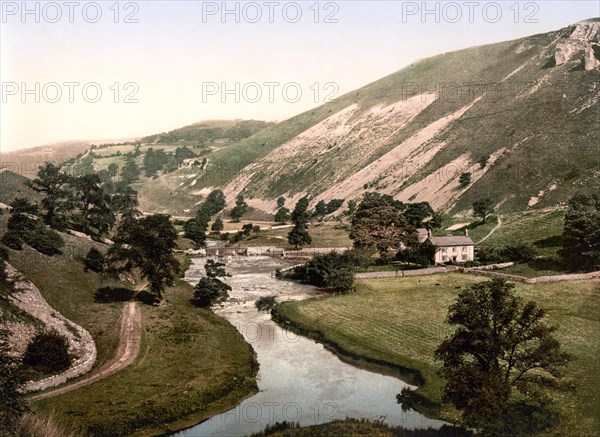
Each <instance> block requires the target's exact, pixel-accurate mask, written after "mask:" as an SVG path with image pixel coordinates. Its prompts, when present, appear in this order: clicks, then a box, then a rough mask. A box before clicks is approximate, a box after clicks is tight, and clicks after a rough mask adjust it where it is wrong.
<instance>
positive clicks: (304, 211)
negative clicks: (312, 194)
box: [292, 197, 310, 225]
mask: <svg viewBox="0 0 600 437" xmlns="http://www.w3.org/2000/svg"><path fill="white" fill-rule="evenodd" d="M308 204H309V201H308V197H303V198H301V199H300V200H298V202H296V206H295V207H294V210H293V211H292V222H293V223H294V224H295V225H306V224H307V223H308V221H309V220H310V213H309V212H308Z"/></svg>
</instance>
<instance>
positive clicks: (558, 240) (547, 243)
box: [533, 235, 563, 248]
mask: <svg viewBox="0 0 600 437" xmlns="http://www.w3.org/2000/svg"><path fill="white" fill-rule="evenodd" d="M562 244H563V240H562V235H553V236H551V237H547V238H543V239H541V240H537V241H534V242H533V245H534V246H535V247H540V248H548V247H562Z"/></svg>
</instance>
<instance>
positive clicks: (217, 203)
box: [201, 190, 245, 217]
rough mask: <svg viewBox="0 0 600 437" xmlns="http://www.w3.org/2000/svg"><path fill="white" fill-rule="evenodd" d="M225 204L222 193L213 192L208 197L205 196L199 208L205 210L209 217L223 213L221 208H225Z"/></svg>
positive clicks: (219, 191)
mask: <svg viewBox="0 0 600 437" xmlns="http://www.w3.org/2000/svg"><path fill="white" fill-rule="evenodd" d="M225 204H226V202H225V194H223V191H221V190H213V191H211V192H210V193H209V194H208V196H206V200H205V201H204V203H203V204H202V207H201V208H203V209H204V210H206V212H208V215H209V217H210V216H213V215H215V214H217V213H219V212H221V211H223V208H225ZM244 212H245V211H244Z"/></svg>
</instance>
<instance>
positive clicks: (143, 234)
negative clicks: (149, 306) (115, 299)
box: [107, 214, 180, 301]
mask: <svg viewBox="0 0 600 437" xmlns="http://www.w3.org/2000/svg"><path fill="white" fill-rule="evenodd" d="M113 241H114V243H115V244H114V245H113V246H112V247H111V248H110V249H109V250H108V254H107V255H108V262H109V265H110V266H112V267H113V268H114V269H115V271H116V272H117V273H118V272H123V271H131V270H133V269H134V268H137V269H139V270H140V272H141V275H142V278H145V279H148V281H149V282H150V290H151V291H152V293H154V294H155V295H156V298H157V299H158V300H159V301H162V299H163V297H162V292H163V291H164V289H165V288H166V287H167V286H172V285H173V284H174V282H175V277H176V274H177V273H178V272H179V268H180V266H179V262H178V261H177V259H176V258H175V254H174V252H173V251H174V249H175V248H176V247H177V231H176V230H175V227H174V226H173V224H172V223H171V221H170V220H169V216H168V215H162V214H156V215H150V216H146V217H142V218H139V219H136V218H127V219H125V220H123V221H122V222H121V224H120V225H119V227H118V229H117V232H116V235H115V237H114V238H113Z"/></svg>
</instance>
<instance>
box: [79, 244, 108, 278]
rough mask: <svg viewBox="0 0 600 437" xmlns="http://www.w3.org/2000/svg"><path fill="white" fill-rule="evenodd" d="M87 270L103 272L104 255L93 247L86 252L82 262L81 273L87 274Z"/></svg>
mask: <svg viewBox="0 0 600 437" xmlns="http://www.w3.org/2000/svg"><path fill="white" fill-rule="evenodd" d="M89 270H91V271H92V272H96V273H102V272H104V255H103V254H102V252H100V251H99V250H98V249H96V248H95V247H92V248H91V249H90V250H89V251H88V253H87V255H86V256H85V259H84V260H83V271H84V272H86V273H87V272H88V271H89Z"/></svg>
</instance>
